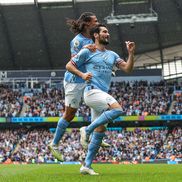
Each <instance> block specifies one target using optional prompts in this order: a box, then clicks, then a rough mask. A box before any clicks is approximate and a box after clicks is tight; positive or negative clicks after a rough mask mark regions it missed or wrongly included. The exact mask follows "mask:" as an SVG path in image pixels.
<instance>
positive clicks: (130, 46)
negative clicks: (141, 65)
mask: <svg viewBox="0 0 182 182" xmlns="http://www.w3.org/2000/svg"><path fill="white" fill-rule="evenodd" d="M125 43H126V47H127V50H128V59H127V61H126V62H125V61H121V62H120V63H119V65H118V67H119V69H121V70H123V71H124V72H126V73H131V72H132V71H133V67H134V52H135V43H134V42H130V41H126V42H125Z"/></svg>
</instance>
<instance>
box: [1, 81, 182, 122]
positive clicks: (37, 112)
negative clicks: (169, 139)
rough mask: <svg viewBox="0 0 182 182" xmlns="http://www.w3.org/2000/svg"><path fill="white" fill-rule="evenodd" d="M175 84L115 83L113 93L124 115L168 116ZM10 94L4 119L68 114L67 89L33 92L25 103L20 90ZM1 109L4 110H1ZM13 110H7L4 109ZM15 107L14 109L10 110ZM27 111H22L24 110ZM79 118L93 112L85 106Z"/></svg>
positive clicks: (177, 110) (3, 110) (78, 112)
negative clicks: (65, 93) (65, 103)
mask: <svg viewBox="0 0 182 182" xmlns="http://www.w3.org/2000/svg"><path fill="white" fill-rule="evenodd" d="M173 90H174V85H169V84H167V83H166V82H164V81H161V82H154V83H151V82H147V81H133V82H113V83H112V85H111V89H110V91H109V92H110V94H111V95H112V96H113V97H114V98H116V99H117V100H118V102H119V103H120V104H121V105H122V107H123V111H124V112H123V115H161V114H167V113H168V110H169V108H170V104H171V103H172V99H173ZM4 92H5V91H4ZM9 92H10V91H9V90H7V91H6V94H4V95H6V97H5V98H6V101H4V100H1V102H3V103H5V102H7V100H8V99H7V98H8V94H11V95H12V97H11V98H12V101H10V103H9V105H10V106H9V107H8V106H6V104H2V106H1V107H3V108H2V109H1V111H2V113H4V114H2V113H1V115H2V116H11V115H12V116H18V115H19V116H24V117H32V116H41V117H50V116H52V117H54V116H59V117H61V116H62V115H63V112H64V91H63V88H60V89H58V88H42V89H32V90H31V96H27V97H26V98H25V97H24V103H23V104H22V101H21V100H23V99H22V98H23V97H22V96H21V94H20V93H19V92H17V91H14V92H13V91H11V92H10V93H9ZM1 107H0V108H1ZM5 107H6V108H7V107H8V108H9V109H4V108H5ZM10 107H11V109H10ZM174 107H175V108H174V109H173V113H174V112H175V114H180V112H181V99H180V98H179V99H178V102H176V105H175V106H174ZM22 108H24V109H23V111H22V112H21V115H20V111H21V109H22ZM76 116H82V117H84V118H85V120H89V116H90V109H89V108H88V107H87V106H86V105H85V104H84V103H82V105H81V106H80V108H79V109H78V111H77V113H76Z"/></svg>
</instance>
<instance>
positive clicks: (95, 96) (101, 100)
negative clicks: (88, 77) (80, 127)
mask: <svg viewBox="0 0 182 182" xmlns="http://www.w3.org/2000/svg"><path fill="white" fill-rule="evenodd" d="M84 101H85V103H86V105H87V106H89V107H90V108H91V116H92V118H91V120H92V121H94V120H95V119H96V118H97V117H99V116H100V115H101V114H102V113H103V111H105V110H107V109H108V108H109V106H110V105H112V104H113V103H116V102H117V101H116V99H114V98H113V97H112V96H111V95H109V94H108V93H106V92H103V91H102V90H99V89H91V90H89V91H86V92H84Z"/></svg>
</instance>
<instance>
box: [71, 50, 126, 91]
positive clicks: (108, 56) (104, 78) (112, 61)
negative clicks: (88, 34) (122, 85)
mask: <svg viewBox="0 0 182 182" xmlns="http://www.w3.org/2000/svg"><path fill="white" fill-rule="evenodd" d="M122 61H123V60H122V59H121V58H120V57H119V55H118V54H116V53H115V52H113V51H110V50H105V51H99V50H98V49H97V50H96V52H91V51H89V50H88V49H86V48H84V49H82V50H81V51H80V52H79V53H78V54H77V55H76V56H75V57H73V58H72V63H73V64H74V65H75V66H77V67H80V66H82V65H85V69H86V72H91V73H92V75H93V77H92V79H91V80H90V82H89V83H88V85H93V86H95V87H96V88H98V89H101V90H102V91H104V92H108V90H109V88H110V84H111V78H112V70H113V67H115V66H118V64H119V63H120V62H122Z"/></svg>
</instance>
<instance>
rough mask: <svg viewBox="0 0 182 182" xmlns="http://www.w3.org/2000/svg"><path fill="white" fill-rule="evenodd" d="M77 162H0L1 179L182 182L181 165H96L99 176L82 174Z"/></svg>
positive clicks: (2, 181) (15, 181)
mask: <svg viewBox="0 0 182 182" xmlns="http://www.w3.org/2000/svg"><path fill="white" fill-rule="evenodd" d="M79 168H80V165H57V164H40V165H38V164H33V165H0V182H36V181H38V182H120V181H121V182H173V181H174V182H182V165H167V164H144V165H142V164H138V165H112V164H95V165H93V168H94V170H95V171H96V172H99V173H100V175H99V176H88V175H86V176H85V175H81V174H80V173H79Z"/></svg>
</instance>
